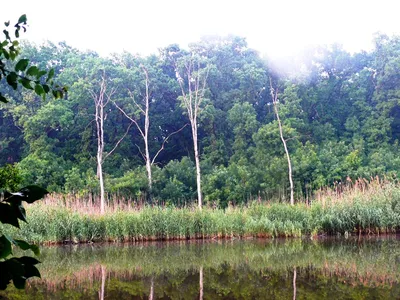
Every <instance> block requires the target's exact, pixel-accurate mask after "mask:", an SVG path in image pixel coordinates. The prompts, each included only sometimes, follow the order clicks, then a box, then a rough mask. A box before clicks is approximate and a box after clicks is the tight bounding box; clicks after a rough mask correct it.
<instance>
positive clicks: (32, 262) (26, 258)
mask: <svg viewBox="0 0 400 300" xmlns="http://www.w3.org/2000/svg"><path fill="white" fill-rule="evenodd" d="M18 260H19V261H20V262H22V263H23V264H24V265H37V264H40V261H38V260H37V259H36V258H33V257H30V256H22V257H19V258H18Z"/></svg>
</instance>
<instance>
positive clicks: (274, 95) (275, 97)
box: [270, 79, 294, 205]
mask: <svg viewBox="0 0 400 300" xmlns="http://www.w3.org/2000/svg"><path fill="white" fill-rule="evenodd" d="M270 92H271V97H272V102H273V105H274V110H275V115H276V119H277V121H278V126H279V135H280V138H281V141H282V144H283V147H284V149H285V153H286V158H287V162H288V171H289V172H288V173H289V183H290V204H291V205H294V187H293V176H292V162H291V160H290V155H289V150H288V148H287V144H286V140H285V138H284V136H283V129H282V123H281V119H280V118H279V110H278V92H277V91H276V92H274V89H273V87H272V81H271V79H270Z"/></svg>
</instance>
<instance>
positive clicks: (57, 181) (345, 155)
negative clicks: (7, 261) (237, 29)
mask: <svg viewBox="0 0 400 300" xmlns="http://www.w3.org/2000/svg"><path fill="white" fill-rule="evenodd" d="M190 49H191V51H185V50H183V49H181V48H180V47H179V46H177V45H170V46H168V47H165V48H163V49H161V50H160V52H159V54H158V55H151V56H147V57H141V56H137V55H132V54H130V53H122V54H114V55H112V56H110V57H107V58H103V57H100V56H99V55H98V54H97V53H95V52H83V51H80V50H78V49H74V48H72V47H70V46H68V45H66V44H65V43H61V44H52V43H50V42H48V43H47V44H44V45H41V46H35V45H32V44H29V43H25V44H23V47H22V52H21V55H22V57H29V58H30V61H31V62H34V63H35V64H36V65H38V66H39V67H46V68H47V67H52V68H54V70H55V73H54V77H55V78H56V79H57V80H58V81H60V82H63V84H66V85H69V86H70V90H69V93H68V98H67V100H62V101H60V100H58V99H48V100H47V101H45V102H43V101H40V98H41V96H40V95H38V94H37V93H36V94H35V91H34V90H33V91H30V90H26V89H25V90H20V89H18V88H17V89H16V90H13V89H12V88H11V89H10V87H9V86H8V84H7V83H4V82H2V83H1V84H2V86H1V91H2V95H4V96H5V97H6V98H7V99H8V100H9V103H7V105H1V107H0V123H1V126H2V130H1V132H0V153H1V155H0V165H5V164H7V163H16V164H17V167H18V169H19V170H20V176H21V177H22V184H25V183H36V184H39V185H42V186H44V187H46V188H47V189H48V190H49V191H52V192H62V193H77V194H85V193H98V184H97V182H96V149H97V140H96V125H95V122H94V114H95V107H94V105H93V101H92V98H91V96H90V91H94V90H96V89H98V88H99V82H100V80H101V77H102V76H103V75H104V76H106V78H107V80H108V86H109V87H110V88H112V89H114V90H115V93H114V95H113V100H114V101H115V102H116V103H118V106H120V107H121V108H122V109H123V110H124V111H126V112H127V113H129V115H130V116H131V118H134V119H135V120H136V121H137V122H138V125H139V126H142V128H143V126H144V122H145V118H144V114H142V113H141V111H140V108H139V107H138V106H137V105H135V101H132V99H136V100H137V101H141V100H142V99H143V97H144V93H145V77H144V76H143V71H142V70H143V67H145V68H146V70H147V72H148V81H149V82H148V84H149V92H150V94H149V103H150V105H149V118H150V126H149V136H148V143H149V156H150V157H154V156H155V155H156V154H157V153H158V151H159V149H160V147H161V146H162V148H163V150H162V151H161V152H160V153H159V155H158V156H157V159H156V160H155V161H154V163H153V165H152V181H153V182H152V194H153V197H152V199H153V201H165V202H168V203H172V204H175V205H180V204H184V203H190V202H195V199H196V198H197V192H196V173H195V163H194V162H195V160H194V151H193V141H192V132H191V130H190V126H186V127H185V128H184V129H183V130H181V131H179V129H180V128H182V127H183V126H184V125H185V124H186V123H188V118H187V110H186V108H185V107H184V105H183V104H182V102H181V101H180V99H181V96H182V94H181V88H180V86H179V82H178V81H177V77H176V66H175V65H174V62H176V61H177V60H183V59H184V58H185V57H187V56H189V55H192V54H191V53H193V52H195V53H196V55H198V56H199V57H201V58H202V59H203V60H207V61H208V63H209V64H210V68H209V73H208V77H207V84H206V91H205V93H204V100H203V101H202V103H201V114H199V115H198V119H197V122H198V124H197V125H199V126H198V143H199V151H200V157H201V161H200V163H201V168H202V186H203V195H204V200H205V201H206V202H207V201H208V202H211V203H214V202H215V203H219V204H221V205H226V204H227V203H228V202H229V201H231V202H233V203H241V202H245V201H248V200H249V199H255V198H258V197H260V198H261V199H264V198H268V199H271V198H274V199H280V200H288V192H289V191H288V188H289V183H288V175H287V174H288V173H287V172H288V170H287V161H286V158H285V152H284V149H283V147H282V143H281V141H280V136H279V128H278V124H277V120H276V117H275V115H274V110H273V103H272V98H271V95H270V93H269V78H273V80H274V82H277V90H278V91H279V95H278V106H279V112H280V118H281V121H282V126H283V128H282V129H283V133H284V136H285V139H286V142H287V146H288V149H289V152H290V153H291V159H292V164H293V166H292V167H293V179H294V185H295V198H297V199H303V198H304V197H305V196H307V195H308V194H309V193H311V192H312V191H313V190H316V189H319V188H320V187H322V186H325V185H332V184H334V183H335V182H339V181H342V180H345V179H346V178H347V179H348V178H350V179H356V178H358V177H366V178H369V177H371V176H376V175H379V176H388V177H390V178H395V177H396V175H397V173H398V172H399V171H400V155H399V153H400V152H399V138H400V84H399V83H400V82H399V80H400V79H399V78H400V76H399V72H400V55H399V54H400V39H399V38H398V37H387V36H384V35H380V36H377V37H376V39H375V50H374V51H372V52H370V53H367V52H361V53H356V54H349V53H347V52H346V51H344V50H343V49H342V48H341V47H340V46H337V45H332V46H330V47H321V48H317V49H314V50H313V51H312V52H310V54H309V55H308V60H307V61H304V62H303V64H302V66H301V68H300V69H301V70H302V71H301V73H300V72H298V73H296V74H294V75H293V73H292V74H285V73H282V72H277V71H276V68H275V67H274V64H273V62H270V61H265V60H263V59H262V58H261V57H260V55H259V54H258V53H257V52H256V51H254V50H252V49H250V48H249V47H248V46H247V43H246V41H245V39H243V38H240V37H233V36H229V37H225V38H214V39H208V40H207V39H205V40H202V41H200V42H198V43H196V44H193V45H192V46H191V48H190ZM194 75H195V74H194ZM185 80H186V79H185ZM187 80H189V81H190V80H192V79H191V78H189V79H187ZM132 97H133V98H132ZM105 118H106V121H105V123H104V126H105V129H104V133H105V135H104V137H105V149H104V151H105V155H107V153H109V152H110V151H111V150H112V149H113V147H114V145H115V143H116V142H117V141H119V140H120V139H121V137H122V136H123V135H124V134H125V133H126V132H127V135H126V137H125V138H124V139H123V141H121V143H120V144H119V146H118V148H116V149H115V151H114V152H113V153H112V155H110V156H109V157H108V158H107V160H105V161H104V166H103V170H104V173H105V184H106V192H108V193H111V194H113V193H114V194H119V195H124V196H128V197H131V198H134V199H146V194H147V193H148V192H149V190H148V189H149V187H148V182H147V175H146V168H145V160H144V159H143V155H144V152H143V149H144V144H143V138H142V136H141V135H140V133H139V131H138V128H137V127H135V126H131V121H130V120H129V119H128V118H126V116H124V114H123V113H122V111H121V110H119V109H117V107H116V106H115V105H113V104H112V103H110V104H109V105H108V106H107V107H106V110H105ZM129 126H131V127H130V128H129ZM176 131H179V132H178V133H177V134H174V135H172V136H170V138H169V139H168V140H167V141H166V142H165V143H163V142H164V141H165V139H166V137H168V136H169V135H170V134H171V133H173V132H176Z"/></svg>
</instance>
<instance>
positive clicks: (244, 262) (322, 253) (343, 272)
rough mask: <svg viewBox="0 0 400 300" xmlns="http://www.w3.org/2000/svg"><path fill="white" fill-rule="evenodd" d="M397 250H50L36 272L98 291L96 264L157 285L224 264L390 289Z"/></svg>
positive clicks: (337, 245)
mask: <svg viewBox="0 0 400 300" xmlns="http://www.w3.org/2000/svg"><path fill="white" fill-rule="evenodd" d="M399 246H400V245H399V241H397V240H392V239H383V238H381V239H379V240H376V239H373V240H371V241H368V240H365V241H362V242H361V243H359V242H358V241H357V240H354V241H353V240H348V241H343V240H336V241H334V242H331V241H330V240H328V241H326V242H305V241H301V240H292V241H286V242H282V241H269V242H266V241H254V242H242V241H229V242H208V243H184V242H176V243H166V244H165V243H164V244H158V243H155V244H154V243H150V244H148V245H142V246H140V245H130V244H124V245H121V246H118V245H114V246H113V245H111V246H108V247H90V246H85V247H77V248H75V249H74V248H70V247H67V248H65V247H63V248H55V247H52V248H45V249H43V251H42V252H43V253H42V255H43V258H44V259H43V264H42V265H41V266H40V270H41V272H42V275H43V278H44V281H40V280H39V281H38V282H45V284H46V285H47V284H48V285H49V288H51V287H58V288H59V287H60V285H61V287H63V284H64V285H68V286H70V287H77V288H82V287H83V286H87V287H93V286H94V287H95V288H98V287H99V282H100V281H101V271H102V270H101V266H104V267H105V269H106V270H107V278H109V279H110V278H117V279H119V280H123V281H131V280H145V281H146V282H147V281H148V279H149V278H151V277H152V276H154V278H155V281H157V280H158V281H160V279H159V278H160V277H163V276H165V275H166V274H168V276H167V277H173V276H176V275H179V276H181V275H182V274H193V273H198V270H199V269H200V268H204V270H214V271H215V272H217V273H218V272H222V271H223V269H224V266H229V267H230V268H232V269H233V270H239V269H240V270H242V269H243V268H244V269H246V270H247V271H248V272H255V273H257V274H262V273H264V274H267V273H268V272H277V273H283V274H289V273H290V272H292V270H293V266H297V270H298V272H297V276H298V277H299V278H301V277H305V276H317V275H323V276H325V277H329V278H336V279H337V280H342V281H343V280H345V281H346V282H347V284H353V285H354V284H356V285H360V284H361V285H364V286H391V285H393V284H394V283H396V284H399V283H400V269H399V267H400V266H399V265H398V263H397V261H396V259H398V257H400V250H399V249H400V247H399ZM60 262H63V263H60ZM277 262H279V263H277ZM204 272H205V274H206V273H207V272H208V271H207V272H206V271H204ZM197 278H198V277H197Z"/></svg>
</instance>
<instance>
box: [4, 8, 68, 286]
mask: <svg viewBox="0 0 400 300" xmlns="http://www.w3.org/2000/svg"><path fill="white" fill-rule="evenodd" d="M9 25H10V22H6V23H5V26H6V27H9ZM26 25H27V18H26V15H22V16H21V17H20V18H19V20H18V22H17V24H15V25H14V28H15V38H19V32H20V30H21V29H23V30H24V32H25V31H26ZM3 33H4V35H5V40H4V41H3V42H1V43H0V83H3V81H4V78H5V79H6V82H7V85H8V86H10V87H12V89H13V90H14V91H15V90H17V89H18V87H19V86H22V87H23V88H24V89H27V90H34V92H35V93H36V94H37V95H38V96H40V97H42V98H43V99H44V98H45V96H46V95H47V94H49V93H51V94H53V96H54V97H55V98H63V96H64V94H65V93H66V91H67V90H66V88H65V87H61V86H58V85H55V84H54V81H53V77H54V70H50V71H44V70H40V69H39V68H38V67H36V66H29V60H28V59H20V60H19V61H18V62H16V63H14V62H15V59H16V58H17V57H18V56H19V54H20V49H19V43H18V41H17V40H14V39H13V38H12V37H11V36H10V32H9V31H8V30H7V29H5V30H3ZM13 65H14V67H13V68H12V66H13ZM0 102H3V103H7V102H8V101H7V99H6V98H5V96H4V95H3V93H2V92H0ZM30 168H31V169H32V166H30ZM0 178H1V180H0V189H4V196H3V199H1V200H0V223H1V224H10V225H12V226H14V227H16V228H20V224H19V220H22V221H24V222H27V220H26V211H25V208H24V206H23V204H22V202H23V201H25V202H27V203H33V202H35V201H37V200H39V199H41V198H43V197H44V196H45V195H46V194H47V193H48V192H47V190H45V189H43V188H41V187H39V186H37V185H28V186H25V187H23V188H21V189H19V190H18V191H17V192H14V193H10V192H8V191H7V190H8V189H9V190H11V191H15V190H16V189H17V186H18V185H19V184H20V182H21V181H22V175H20V173H19V169H17V168H16V167H15V166H13V165H10V164H7V165H6V166H4V167H2V168H0ZM12 245H15V246H17V247H19V248H21V249H22V250H32V251H33V253H34V254H36V255H38V254H39V248H38V247H37V246H36V245H34V244H29V243H27V242H25V241H24V240H18V239H12V238H11V237H9V236H8V235H6V234H3V235H1V236H0V269H1V274H0V289H1V290H4V289H6V288H7V285H8V284H9V283H10V282H11V281H12V282H13V284H14V286H15V287H16V288H19V289H22V288H24V287H25V282H26V280H27V279H28V278H30V277H34V276H36V277H40V273H39V271H38V269H37V268H36V267H35V265H36V264H38V263H39V261H38V260H36V259H35V258H32V257H28V256H23V257H19V258H18V257H13V252H12Z"/></svg>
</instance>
